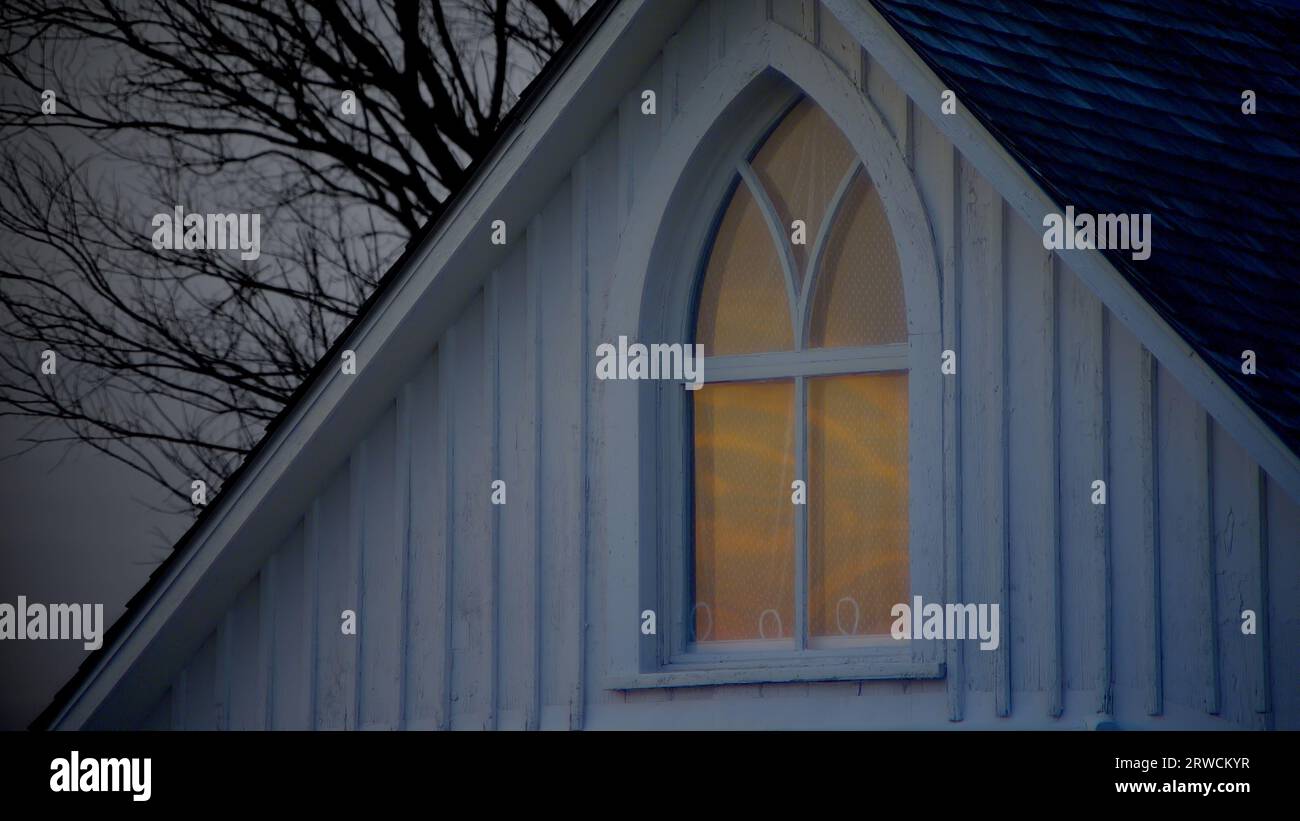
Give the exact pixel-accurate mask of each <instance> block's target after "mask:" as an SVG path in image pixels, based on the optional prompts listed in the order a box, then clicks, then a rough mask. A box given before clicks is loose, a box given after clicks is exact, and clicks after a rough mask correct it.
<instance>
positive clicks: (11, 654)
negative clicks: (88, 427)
mask: <svg viewBox="0 0 1300 821" xmlns="http://www.w3.org/2000/svg"><path fill="white" fill-rule="evenodd" d="M29 424H30V423H29V422H26V421H24V420H13V419H3V418H0V455H5V454H10V453H14V452H15V451H17V450H20V449H21V447H22V446H21V445H20V444H19V443H18V438H19V437H20V436H22V434H23V433H24V432H26V430H27V428H28V426H29ZM161 501H162V500H161V491H160V490H159V489H158V488H157V487H156V486H155V485H153V484H151V483H149V482H148V481H147V480H145V479H144V478H143V477H141V476H140V474H137V473H135V472H134V471H132V470H130V469H128V468H127V467H125V466H123V465H120V464H118V463H117V462H115V461H114V460H112V459H109V458H108V457H106V456H102V455H100V454H99V453H98V452H97V451H94V450H92V449H91V448H89V447H87V446H85V445H82V444H77V445H74V446H73V447H72V449H71V450H70V451H69V453H68V454H67V456H66V458H65V457H64V456H63V449H62V448H59V447H42V448H37V449H36V450H33V451H30V452H28V453H26V454H24V455H22V456H19V457H16V458H12V459H6V460H4V461H0V602H8V603H9V604H15V603H16V602H17V598H18V596H20V595H23V596H26V597H27V600H28V601H29V602H32V601H39V602H43V603H47V604H48V603H52V602H67V603H73V602H78V603H97V602H102V603H103V605H104V626H105V628H106V629H107V627H108V625H110V624H112V623H113V621H114V620H116V619H117V618H118V616H120V615H121V614H122V609H123V606H124V605H125V604H126V600H127V599H129V598H130V597H131V596H132V595H133V594H134V593H135V592H136V591H137V590H139V588H140V586H141V585H143V584H144V582H145V580H146V579H148V577H149V572H150V571H151V570H152V569H153V568H154V567H155V566H156V565H157V563H158V562H159V561H161V560H162V558H163V556H165V555H166V552H167V550H166V548H165V547H164V546H163V545H164V544H166V545H170V544H171V543H172V542H174V541H175V540H176V539H177V538H178V537H179V536H180V534H181V533H183V532H184V531H185V529H186V528H187V527H188V526H189V523H190V519H188V518H187V517H183V516H177V515H170V514H160V513H155V512H153V511H152V510H150V504H158V503H160V502H161ZM159 531H161V532H159ZM87 655H88V651H87V650H85V649H83V647H82V644H81V642H78V641H2V642H0V680H2V681H3V686H0V729H20V728H24V727H26V726H27V724H28V723H29V722H30V721H31V720H32V719H33V718H35V717H36V715H37V714H38V713H39V712H40V711H41V710H43V709H44V708H45V707H46V705H47V704H49V702H50V699H51V698H52V697H53V695H54V693H55V692H56V691H57V690H58V688H59V687H61V686H63V684H64V683H65V682H66V681H67V680H68V678H69V677H70V676H71V675H72V674H73V672H74V671H75V670H76V669H77V665H79V664H80V663H81V662H82V661H83V660H84V659H85V657H86V656H87Z"/></svg>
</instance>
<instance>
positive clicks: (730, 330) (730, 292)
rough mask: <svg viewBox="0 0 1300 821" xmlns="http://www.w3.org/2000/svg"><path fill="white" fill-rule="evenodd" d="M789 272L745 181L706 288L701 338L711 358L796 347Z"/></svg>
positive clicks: (722, 230)
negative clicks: (786, 284) (778, 254)
mask: <svg viewBox="0 0 1300 821" xmlns="http://www.w3.org/2000/svg"><path fill="white" fill-rule="evenodd" d="M792 340H793V334H792V332H791V327H790V300H789V299H788V298H787V296H786V289H785V274H784V273H783V272H782V270H781V261H780V258H779V257H777V254H776V246H775V245H773V244H772V233H771V231H769V230H768V227H767V223H766V222H765V221H764V220H763V212H762V211H761V210H760V209H759V207H758V203H757V202H755V201H754V196H753V195H752V194H751V193H749V189H748V188H746V187H745V184H744V183H743V182H742V183H740V184H738V185H737V187H736V192H735V194H733V195H732V197H731V203H730V204H729V205H728V206H727V211H726V213H725V214H724V215H723V217H722V224H721V225H720V226H719V227H718V235H717V237H716V238H715V239H714V241H713V251H712V255H711V256H710V257H709V267H708V270H707V271H706V272H705V275H704V283H703V285H702V286H701V288H700V305H699V315H698V318H697V319H696V325H695V341H696V342H698V343H700V344H702V345H703V346H704V353H705V355H706V356H723V355H726V354H742V353H758V352H761V351H777V350H788V349H789V348H791V347H793V344H794V343H793V341H792Z"/></svg>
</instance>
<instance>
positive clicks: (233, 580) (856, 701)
mask: <svg viewBox="0 0 1300 821" xmlns="http://www.w3.org/2000/svg"><path fill="white" fill-rule="evenodd" d="M550 83H551V85H550V87H548V88H547V89H545V90H544V91H543V93H541V94H539V95H537V97H536V98H534V99H533V100H532V101H531V102H530V105H531V108H530V110H529V111H527V112H525V114H524V116H523V117H522V118H521V120H520V121H519V123H518V124H517V125H516V127H515V129H514V131H513V133H512V134H511V135H509V136H507V137H506V138H505V139H504V140H503V141H502V145H500V146H498V148H497V149H496V151H495V152H494V153H493V154H492V156H490V157H489V158H488V159H487V160H486V161H485V162H484V164H483V168H482V170H481V171H480V173H479V174H478V175H476V177H475V179H474V182H473V183H472V184H471V187H470V190H469V191H467V192H466V193H465V195H464V196H462V197H461V198H459V199H458V200H457V202H456V205H455V207H454V208H453V209H452V212H451V213H450V214H449V216H448V217H447V218H446V219H445V220H444V221H443V222H442V223H441V224H440V226H439V227H438V228H437V229H436V230H435V231H433V233H432V234H431V235H430V236H429V237H427V238H426V240H425V241H424V244H423V246H422V248H421V250H420V251H419V253H417V254H415V255H414V256H413V257H412V258H411V260H410V261H409V263H408V264H407V266H406V267H405V269H404V270H401V271H395V272H393V274H391V275H392V276H394V277H396V278H397V279H396V282H395V283H394V284H393V286H392V287H390V288H389V289H387V291H386V292H385V293H384V295H383V297H382V298H381V299H379V300H378V301H376V303H375V304H374V305H373V306H372V307H371V308H370V311H369V313H368V314H367V316H366V317H365V319H364V320H363V322H362V323H361V324H359V325H358V327H357V328H356V329H355V330H354V333H353V338H352V339H350V340H349V341H348V347H349V348H351V349H354V350H356V351H357V355H358V361H359V369H358V373H357V375H356V376H355V377H345V376H343V375H341V374H337V373H333V372H328V373H326V374H325V375H323V376H322V378H321V379H319V380H317V384H314V385H313V386H312V387H311V389H310V390H309V391H308V393H307V395H306V396H305V397H304V401H303V402H301V403H300V404H299V405H298V406H296V407H294V408H292V409H290V411H289V412H288V414H289V415H288V417H287V418H286V422H285V424H283V425H282V426H281V427H280V428H278V429H277V430H276V431H275V432H274V434H273V440H272V441H270V442H268V444H267V446H266V447H265V449H264V451H263V452H262V453H260V454H259V455H258V457H257V458H258V462H257V463H256V464H255V465H252V466H250V469H249V470H247V471H245V475H244V476H241V477H240V481H239V482H237V483H236V484H235V485H233V486H232V487H231V488H229V489H227V490H226V491H225V493H223V496H222V498H219V499H217V500H216V501H215V502H214V506H217V507H218V508H219V509H218V510H216V511H212V512H211V513H212V515H210V516H209V517H208V518H207V520H206V523H205V525H204V526H203V527H202V528H201V529H200V530H199V532H198V533H197V534H195V536H194V537H193V538H192V539H190V540H189V541H188V542H187V543H186V544H184V545H182V547H181V548H180V549H182V550H184V551H186V552H185V555H184V556H183V557H182V560H181V561H178V562H176V564H175V566H174V567H173V568H171V569H170V570H169V575H168V577H167V578H166V579H165V580H164V581H163V583H162V584H160V585H159V586H158V589H157V591H156V592H155V593H154V594H153V595H152V596H151V598H150V599H149V601H148V602H147V603H146V605H145V606H142V607H140V608H138V609H137V610H136V611H134V612H132V613H130V614H128V618H130V619H131V620H132V621H131V625H130V628H129V629H128V630H127V631H126V632H125V633H124V634H123V635H122V636H121V637H119V639H118V640H117V641H116V642H115V643H114V644H113V645H112V646H110V647H109V648H108V649H107V651H106V652H105V654H104V655H103V657H102V658H101V659H100V661H99V662H98V663H97V665H96V666H95V668H94V670H93V671H92V672H91V673H90V675H89V676H87V677H86V679H85V681H83V682H82V683H81V684H80V686H79V687H78V688H77V690H76V692H75V693H74V694H73V695H72V696H71V697H70V698H69V699H68V700H67V701H66V703H64V704H63V705H62V707H61V708H60V711H59V714H58V716H57V718H56V720H55V722H54V726H57V727H148V728H165V727H172V728H231V729H236V728H263V727H269V728H322V729H324V728H371V727H376V728H430V729H432V728H440V729H442V728H673V727H681V728H722V727H745V728H761V727H808V728H923V727H925V728H944V727H971V728H987V727H1004V726H1005V727H1058V726H1059V727H1080V728H1082V727H1089V726H1097V725H1098V724H1101V723H1104V722H1110V721H1113V722H1114V723H1116V724H1117V725H1118V726H1120V727H1140V726H1176V727H1224V726H1235V727H1250V728H1263V727H1275V726H1276V727H1289V728H1296V727H1300V691H1298V690H1297V688H1296V686H1295V683H1296V682H1297V681H1300V659H1297V656H1296V653H1295V648H1296V647H1300V597H1298V596H1296V595H1295V593H1296V592H1297V591H1296V585H1297V582H1298V580H1300V550H1297V547H1298V545H1297V544H1296V539H1297V534H1300V504H1298V500H1300V470H1298V469H1297V461H1296V458H1295V456H1294V454H1292V453H1291V452H1290V451H1289V450H1286V449H1285V448H1284V447H1283V446H1281V445H1280V444H1279V443H1278V442H1277V441H1276V438H1275V437H1272V435H1271V434H1270V433H1269V432H1268V431H1267V428H1266V427H1265V426H1263V425H1262V423H1260V422H1259V420H1258V419H1257V418H1255V417H1254V415H1253V414H1251V412H1250V411H1249V410H1247V409H1246V408H1245V406H1244V404H1242V403H1241V401H1240V400H1239V399H1238V398H1237V397H1236V396H1235V395H1233V394H1232V393H1231V391H1229V390H1228V389H1227V388H1225V387H1224V386H1223V385H1222V383H1221V382H1219V381H1218V380H1217V379H1215V378H1214V377H1213V376H1212V374H1211V373H1210V371H1209V370H1208V368H1206V367H1205V366H1204V364H1203V363H1201V362H1200V360H1199V359H1198V358H1197V357H1196V356H1195V355H1194V353H1192V351H1191V349H1190V348H1189V347H1188V346H1187V345H1186V344H1185V343H1184V342H1183V341H1182V340H1181V339H1180V338H1178V337H1177V336H1176V335H1175V334H1173V333H1172V332H1171V331H1169V329H1168V328H1167V327H1166V326H1164V325H1163V323H1162V322H1161V321H1160V320H1159V319H1158V318H1157V316H1156V315H1155V313H1154V312H1153V311H1152V310H1151V309H1150V308H1149V306H1146V305H1145V303H1143V302H1142V301H1141V299H1140V298H1139V297H1137V295H1136V294H1135V293H1134V292H1133V291H1132V289H1131V288H1129V287H1128V286H1127V285H1125V284H1124V282H1123V280H1122V278H1121V277H1120V276H1119V275H1118V274H1117V272H1115V271H1114V269H1113V268H1111V267H1110V265H1109V264H1108V263H1107V261H1106V260H1105V258H1104V257H1102V256H1101V255H1100V254H1098V253H1096V252H1086V251H1078V252H1068V253H1065V254H1054V253H1052V252H1049V251H1046V250H1044V248H1043V244H1042V235H1041V228H1040V227H1038V226H1040V225H1041V218H1042V215H1043V214H1044V213H1046V212H1048V211H1051V210H1055V206H1054V205H1053V204H1052V203H1051V201H1050V200H1049V199H1048V198H1047V197H1046V195H1045V194H1043V192H1042V191H1041V190H1039V189H1038V187H1037V186H1036V185H1035V184H1034V183H1033V182H1032V181H1031V180H1030V178H1029V176H1028V175H1026V174H1025V173H1024V171H1023V170H1022V169H1019V168H1018V167H1017V166H1016V165H1015V163H1014V161H1013V160H1012V159H1011V158H1010V157H1009V156H1008V155H1007V154H1006V152H1005V151H1003V150H1002V149H1001V148H1000V147H999V145H998V144H997V142H996V141H995V140H994V139H993V138H992V137H991V136H990V135H989V134H988V133H987V132H986V131H985V130H984V129H983V128H982V127H981V126H980V125H979V123H978V122H977V121H976V120H975V119H974V118H973V117H971V116H970V115H968V114H966V113H965V112H962V111H960V110H959V111H958V113H957V114H956V115H952V116H945V115H943V114H941V113H940V109H939V106H940V92H941V91H942V87H941V86H940V85H939V84H938V81H937V80H936V78H935V77H934V76H933V74H932V73H930V72H929V70H928V69H927V68H926V67H925V65H924V64H923V63H922V62H921V61H920V60H919V58H917V57H916V56H915V54H913V53H912V52H911V51H910V49H909V48H908V47H907V46H906V44H905V43H904V42H903V41H902V39H901V38H899V37H898V35H897V34H896V33H895V32H893V31H892V30H891V29H890V28H889V27H888V25H887V24H886V23H885V22H884V21H883V19H882V18H881V17H880V16H879V15H878V14H877V13H876V12H875V11H874V10H873V9H872V7H871V6H870V4H869V3H866V2H864V0H826V2H825V4H824V5H823V4H818V3H815V2H813V1H812V0H802V2H801V1H800V0H708V1H707V2H699V3H687V2H677V0H654V1H653V2H644V1H642V0H624V2H620V3H615V4H613V5H612V7H611V8H610V9H609V10H608V11H607V13H606V17H605V19H603V20H602V21H601V22H600V23H599V25H598V26H597V28H596V29H595V31H594V32H593V33H592V35H591V36H590V38H589V39H588V42H587V43H585V44H584V45H583V47H582V48H580V49H578V50H577V51H576V52H575V53H574V54H573V55H572V56H571V57H570V58H569V64H568V65H567V66H565V67H564V68H563V70H562V71H560V72H558V73H557V75H556V76H555V78H554V79H552V80H551V81H550ZM646 90H651V91H653V92H655V95H656V100H657V104H656V113H655V114H654V115H653V116H649V115H646V114H643V107H642V104H643V99H644V98H643V92H644V91H646ZM801 94H802V95H807V96H808V97H810V98H811V99H812V100H813V101H815V102H816V103H817V104H818V105H819V106H820V107H821V108H822V109H823V110H825V111H826V112H827V114H828V115H829V116H830V117H831V119H832V120H833V121H834V122H835V123H836V125H837V126H838V127H839V129H840V130H841V131H842V132H843V133H844V134H845V135H846V136H847V137H848V138H849V140H850V141H851V143H852V145H853V148H854V150H855V151H856V152H857V153H858V155H859V158H860V160H861V162H862V163H863V165H864V167H865V169H866V171H867V173H868V174H869V175H870V177H871V180H872V182H873V183H874V184H875V186H876V188H877V190H878V191H879V192H880V195H881V199H882V201H883V203H884V205H885V210H886V213H887V216H888V219H889V225H890V228H891V230H892V232H893V234H894V239H895V241H896V243H897V245H898V253H899V258H900V262H901V266H902V269H903V277H904V286H905V291H906V299H907V303H908V305H907V311H908V313H907V318H908V343H907V345H908V356H910V357H911V359H910V362H911V363H912V365H911V367H912V372H911V373H912V378H911V382H910V385H909V390H910V405H909V410H910V426H911V427H910V441H911V443H912V449H911V459H912V461H911V464H910V472H911V474H912V484H911V487H912V494H911V496H910V502H909V503H910V528H911V530H910V535H911V541H910V550H911V562H912V568H913V579H914V580H915V581H916V584H917V585H918V586H920V587H923V588H924V590H923V592H924V594H925V596H926V598H927V599H933V600H940V601H944V600H946V601H979V602H1000V603H1001V605H1002V608H1001V616H1002V640H1001V644H1000V646H999V647H998V649H997V650H995V651H980V650H978V649H976V647H975V645H973V644H969V643H966V644H964V646H963V643H962V642H956V641H950V642H946V643H945V642H942V641H938V642H913V643H911V645H910V646H908V647H907V648H906V649H905V650H902V651H899V652H895V653H893V654H892V655H891V654H888V653H886V654H876V655H873V656H871V657H869V658H867V657H864V658H862V659H858V660H855V661H851V662H850V663H843V662H842V660H836V661H834V662H833V663H832V662H821V661H816V660H813V661H809V660H800V661H797V662H793V663H754V664H749V665H736V664H723V665H707V664H704V665H690V664H680V663H669V662H670V656H671V655H672V642H673V641H674V639H673V636H674V630H676V631H678V634H680V630H681V629H682V628H681V624H680V622H681V621H682V618H681V616H680V615H676V616H675V615H674V613H675V612H679V611H680V608H677V609H676V610H674V607H675V600H674V599H673V598H672V595H671V587H672V578H673V571H672V569H671V568H672V566H673V564H674V562H675V561H676V559H675V556H677V555H678V554H677V553H674V551H680V550H683V549H686V546H684V545H683V544H682V541H684V539H683V538H681V537H680V534H681V533H684V532H686V531H685V530H683V529H681V525H682V520H681V515H679V511H678V509H677V508H675V507H674V504H675V503H674V502H673V498H674V495H675V494H677V495H679V494H680V490H679V489H680V487H681V486H682V484H683V483H684V482H686V481H688V477H687V476H686V475H685V474H684V472H683V469H682V466H681V462H680V460H676V461H674V459H673V458H672V453H673V452H675V451H680V449H681V447H682V446H681V442H680V441H679V440H680V437H681V436H682V431H681V429H680V426H676V425H674V423H673V421H672V420H673V418H674V415H673V413H671V412H670V411H671V408H672V406H673V402H675V401H676V400H674V399H673V398H672V395H671V391H673V390H677V388H676V387H675V386H664V385H647V384H645V383H627V382H602V381H599V380H597V379H595V378H594V375H593V374H594V370H593V368H594V363H595V359H594V355H593V351H594V349H595V347H596V345H597V344H599V343H601V342H605V341H611V340H613V339H616V338H617V337H618V336H619V335H621V334H622V335H627V336H629V337H637V338H647V339H648V338H655V337H654V335H655V334H656V333H662V334H670V333H671V332H672V331H673V330H674V329H679V328H681V327H682V325H681V323H682V322H683V320H684V318H685V317H687V316H689V314H690V311H691V306H690V305H689V294H690V293H691V288H690V277H689V275H687V276H682V275H679V272H682V271H686V272H687V274H689V273H690V271H692V270H694V268H693V266H694V265H695V263H694V262H692V260H691V256H692V255H696V256H698V254H699V252H700V246H701V243H702V242H703V241H704V235H703V232H704V230H705V229H704V228H703V227H701V218H700V215H701V214H705V213H706V212H708V213H712V212H716V210H717V209H718V208H719V207H720V206H721V202H720V201H719V200H718V197H719V196H720V191H721V190H722V186H723V180H722V177H723V176H725V174H726V173H729V169H730V166H718V163H719V162H721V161H722V159H724V158H726V157H729V156H731V155H732V154H734V152H737V151H742V150H744V146H745V145H746V144H747V143H746V142H745V141H746V140H750V141H752V139H753V137H754V135H755V134H757V133H760V132H761V131H762V129H763V128H764V127H765V123H770V121H771V117H772V115H773V112H775V111H777V110H779V109H780V108H781V107H782V106H784V105H786V104H788V103H789V102H790V101H791V100H793V99H795V98H796V97H797V96H798V95H801ZM719 168H721V169H722V170H719ZM707 218H708V217H707V216H706V217H705V219H707ZM497 219H501V220H504V222H505V224H506V228H507V242H506V245H505V246H504V247H499V246H494V245H492V243H491V242H490V240H489V235H490V224H491V222H492V221H494V220H497ZM669 341H672V340H671V339H669ZM943 350H953V351H955V352H956V353H957V357H958V362H959V367H958V371H957V374H956V375H954V376H945V375H943V374H941V373H940V369H939V365H940V354H941V352H942V351H943ZM1099 479H1100V480H1103V481H1105V482H1106V483H1107V485H1108V504H1106V505H1104V506H1101V505H1095V504H1093V503H1092V502H1091V499H1090V497H1091V494H1092V487H1093V482H1094V481H1096V480H1099ZM495 480H502V481H504V482H505V487H506V489H507V490H506V493H507V503H506V504H504V505H494V504H492V502H491V499H490V495H491V486H492V483H493V482H494V481H495ZM675 528H676V529H675ZM1270 587H1272V588H1273V590H1272V592H1271V593H1270ZM646 609H653V610H656V612H657V613H658V614H659V624H660V629H659V630H658V631H657V632H656V633H655V634H654V635H645V634H644V633H643V632H642V630H641V629H640V628H641V614H642V612H643V611H644V610H646ZM1246 609H1250V610H1254V611H1255V612H1256V613H1257V614H1258V618H1259V622H1260V624H1261V625H1262V627H1261V629H1259V631H1258V632H1257V633H1256V634H1254V635H1246V634H1243V632H1242V630H1241V629H1240V627H1241V623H1242V618H1241V613H1242V611H1243V610H1246ZM344 610H352V611H354V612H355V613H356V614H357V632H356V635H345V634H344V633H343V632H342V631H341V629H340V623H341V617H340V614H341V613H342V611H344Z"/></svg>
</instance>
